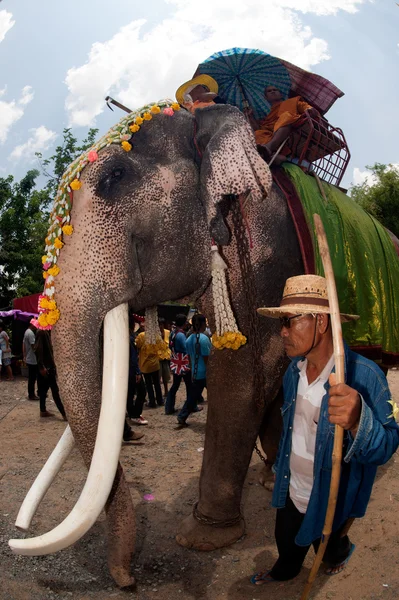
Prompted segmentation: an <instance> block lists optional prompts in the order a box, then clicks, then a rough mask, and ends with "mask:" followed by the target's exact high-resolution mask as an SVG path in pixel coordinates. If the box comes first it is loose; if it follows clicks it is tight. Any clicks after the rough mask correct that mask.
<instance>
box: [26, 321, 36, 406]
mask: <svg viewBox="0 0 399 600" xmlns="http://www.w3.org/2000/svg"><path fill="white" fill-rule="evenodd" d="M37 324H38V323H37V320H36V319H31V321H30V323H29V326H28V329H27V330H26V331H25V334H24V339H23V342H22V355H23V358H24V363H25V364H26V366H27V367H28V398H29V400H39V397H38V396H36V394H35V384H36V381H37V360H36V355H35V350H34V348H35V342H36V338H35V333H36V329H37Z"/></svg>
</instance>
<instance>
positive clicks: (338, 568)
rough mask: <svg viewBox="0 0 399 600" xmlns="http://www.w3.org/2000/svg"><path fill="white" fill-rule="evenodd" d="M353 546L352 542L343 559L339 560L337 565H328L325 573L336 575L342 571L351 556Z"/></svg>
mask: <svg viewBox="0 0 399 600" xmlns="http://www.w3.org/2000/svg"><path fill="white" fill-rule="evenodd" d="M355 548H356V546H355V544H352V546H351V549H350V550H349V554H348V556H347V557H346V558H345V560H343V561H342V562H340V563H339V564H338V565H334V566H333V567H328V569H326V575H338V573H341V571H343V570H344V569H345V567H346V565H347V564H348V562H349V559H350V557H351V556H352V554H353V551H354V549H355Z"/></svg>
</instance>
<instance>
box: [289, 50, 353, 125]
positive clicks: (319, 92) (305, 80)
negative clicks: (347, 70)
mask: <svg viewBox="0 0 399 600" xmlns="http://www.w3.org/2000/svg"><path fill="white" fill-rule="evenodd" d="M279 60H280V62H281V63H282V64H283V65H284V66H285V67H286V69H287V71H288V73H289V76H290V79H291V93H290V95H291V96H302V98H303V99H304V100H306V102H309V104H311V105H312V106H313V107H314V108H316V109H317V110H318V111H319V112H320V113H321V114H322V115H324V114H325V113H326V112H327V111H328V110H330V108H331V107H332V105H333V104H334V102H335V101H336V100H337V99H338V98H342V96H343V95H344V92H342V91H341V90H340V89H339V88H337V87H336V86H335V85H334V84H333V83H331V81H328V79H325V78H324V77H322V76H321V75H317V74H316V73H309V71H305V70H304V69H301V68H300V67H297V66H296V65H293V64H292V63H289V62H288V61H286V60H283V59H279Z"/></svg>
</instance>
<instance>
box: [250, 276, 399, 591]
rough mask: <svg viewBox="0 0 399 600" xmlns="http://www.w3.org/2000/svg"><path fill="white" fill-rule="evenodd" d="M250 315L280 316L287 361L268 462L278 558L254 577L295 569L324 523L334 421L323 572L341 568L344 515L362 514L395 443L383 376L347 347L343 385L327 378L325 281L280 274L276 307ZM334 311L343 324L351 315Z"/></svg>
mask: <svg viewBox="0 0 399 600" xmlns="http://www.w3.org/2000/svg"><path fill="white" fill-rule="evenodd" d="M258 313H259V314H261V315H263V316H266V317H271V318H274V319H280V323H281V334H280V335H281V337H282V339H283V343H284V349H285V352H286V353H287V355H288V356H289V358H290V359H291V361H292V362H291V365H290V366H289V367H288V369H287V371H286V373H285V376H284V384H283V389H284V402H283V406H282V409H281V412H282V417H283V432H282V435H281V439H280V445H279V450H278V454H277V458H276V462H275V465H274V468H273V470H274V472H275V486H274V491H273V500H272V505H273V506H274V507H275V508H277V509H278V510H277V516H276V525H275V538H276V544H277V549H278V553H279V557H278V560H277V562H276V563H275V564H274V566H273V567H272V569H270V570H266V571H263V572H260V573H257V574H255V575H254V576H253V577H252V579H251V581H252V583H254V584H255V585H262V584H265V583H269V582H273V581H286V580H288V579H292V578H294V577H296V576H297V575H298V573H299V572H300V570H301V567H302V564H303V561H304V560H305V557H306V554H307V552H308V550H309V548H310V546H311V545H312V544H313V546H314V547H315V549H317V547H318V545H319V542H320V537H321V533H322V529H323V524H324V518H325V514H326V510H327V504H328V494H329V488H330V480H331V464H332V462H331V456H332V446H333V440H334V427H335V425H336V424H337V425H340V426H341V427H342V428H343V429H344V430H345V434H344V447H343V457H344V458H343V461H342V471H341V481H340V487H339V493H338V500H337V507H336V512H335V517H334V523H333V533H332V535H331V537H330V539H329V543H328V545H327V550H326V553H325V555H324V562H325V564H326V565H327V570H326V572H327V573H328V574H329V575H335V574H337V573H339V572H340V571H342V570H343V569H344V567H345V565H346V564H347V562H348V561H349V558H350V556H351V554H352V552H353V551H354V549H355V546H354V544H352V543H351V542H350V540H349V538H348V535H346V533H347V530H348V527H346V525H347V523H348V520H349V519H353V518H360V517H363V516H364V514H365V512H366V508H367V504H368V501H369V498H370V494H371V490H372V487H373V482H374V478H375V475H376V471H377V466H378V465H382V464H384V463H386V462H387V461H388V460H389V459H390V458H391V456H392V454H393V453H394V452H395V451H396V449H397V447H398V445H399V427H398V425H397V424H396V422H395V419H394V418H393V410H392V409H393V403H392V401H391V394H390V391H389V387H388V383H387V380H386V378H385V376H384V374H383V373H382V371H381V370H380V369H379V367H377V366H376V365H375V363H373V362H372V361H370V360H368V359H366V358H363V357H362V356H360V355H359V354H356V353H355V352H352V351H351V350H350V349H349V348H348V346H346V345H345V378H346V384H343V383H341V384H338V385H335V374H334V349H333V338H332V331H331V322H330V314H329V313H330V308H329V302H328V296H327V287H326V280H325V279H324V277H319V276H317V275H301V276H298V277H291V278H290V279H288V280H287V282H286V284H285V288H284V293H283V298H282V300H281V303H280V306H279V307H272V308H259V309H258ZM357 318H358V317H357V316H356V315H347V314H341V321H342V322H347V321H351V320H354V319H357Z"/></svg>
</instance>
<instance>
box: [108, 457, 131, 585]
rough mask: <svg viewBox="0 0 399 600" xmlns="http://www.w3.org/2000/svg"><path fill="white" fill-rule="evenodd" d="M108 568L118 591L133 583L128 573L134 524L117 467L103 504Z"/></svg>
mask: <svg viewBox="0 0 399 600" xmlns="http://www.w3.org/2000/svg"><path fill="white" fill-rule="evenodd" d="M105 512H106V514H107V525H108V568H109V571H110V573H111V575H112V577H113V579H114V580H115V582H116V583H117V585H118V586H119V587H121V588H125V587H130V586H133V585H134V584H135V580H134V577H133V576H132V575H131V574H130V571H131V560H132V557H133V554H134V548H135V539H136V523H135V515H134V507H133V502H132V499H131V496H130V491H129V487H128V484H127V482H126V479H125V475H124V473H123V470H122V467H121V465H120V464H119V465H118V470H117V472H116V475H115V481H114V484H113V486H112V490H111V493H110V495H109V498H108V501H107V504H106V506H105Z"/></svg>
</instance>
